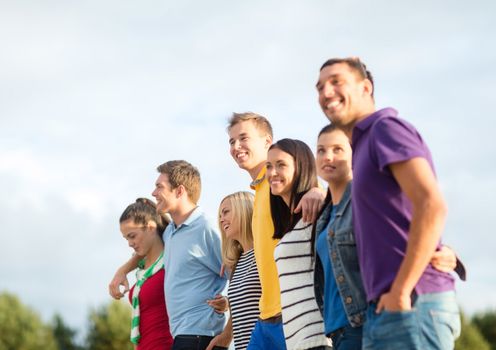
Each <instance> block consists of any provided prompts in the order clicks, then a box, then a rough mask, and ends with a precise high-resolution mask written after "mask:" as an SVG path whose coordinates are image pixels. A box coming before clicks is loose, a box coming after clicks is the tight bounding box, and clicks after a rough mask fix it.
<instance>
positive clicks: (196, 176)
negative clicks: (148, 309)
mask: <svg viewBox="0 0 496 350" xmlns="http://www.w3.org/2000/svg"><path fill="white" fill-rule="evenodd" d="M157 170H158V172H159V173H160V175H159V177H158V178H157V180H156V181H155V190H154V191H153V193H152V195H153V196H154V197H155V199H156V201H157V212H159V213H169V214H170V216H171V218H172V222H171V223H170V224H169V226H168V227H167V229H166V230H165V232H164V236H163V238H164V267H165V280H164V288H165V301H166V305H167V312H168V314H169V324H170V331H171V333H172V336H173V337H174V344H173V347H172V349H173V350H182V349H199V350H203V349H205V348H207V346H208V345H209V343H210V341H211V340H212V339H213V337H214V336H216V335H217V334H219V333H220V332H222V330H223V328H224V324H225V316H224V314H223V313H217V312H215V310H214V308H212V307H210V306H209V305H208V304H207V300H210V299H213V298H214V297H215V296H216V295H217V294H219V293H220V292H222V290H224V288H225V286H226V283H227V278H226V277H225V276H220V275H219V271H221V265H222V256H221V248H220V247H221V244H220V235H219V234H218V232H217V231H216V230H215V229H214V228H213V227H212V226H211V225H210V224H209V222H208V221H207V220H206V218H205V216H204V214H203V213H202V211H201V210H200V208H199V207H198V206H197V203H198V199H199V198H200V192H201V180H200V173H199V171H198V169H196V168H195V167H194V166H192V165H191V164H190V163H188V162H186V161H184V160H173V161H169V162H166V163H164V164H162V165H160V166H159V167H158V168H157ZM137 262H138V258H137V257H133V258H131V260H129V261H128V262H127V263H126V264H125V265H123V266H122V267H121V268H120V269H119V270H118V271H117V273H116V275H115V276H114V279H113V281H112V283H111V295H112V296H114V297H116V298H118V297H120V296H121V295H119V293H120V292H119V290H118V289H117V290H115V288H113V289H112V287H113V286H115V285H117V287H118V285H119V284H123V285H125V286H126V285H127V281H126V278H125V274H126V273H127V272H130V271H131V270H133V269H134V268H135V267H136V265H137ZM164 311H165V310H164ZM214 348H215V347H214ZM217 348H218V347H217Z"/></svg>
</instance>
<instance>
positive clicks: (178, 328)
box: [109, 57, 465, 350]
mask: <svg viewBox="0 0 496 350" xmlns="http://www.w3.org/2000/svg"><path fill="white" fill-rule="evenodd" d="M316 88H317V92H318V97H319V99H318V100H319V104H320V106H321V108H322V111H323V112H324V114H325V116H326V117H327V118H328V120H329V121H330V123H329V124H328V125H326V126H325V127H323V129H322V130H321V131H320V132H319V133H318V135H316V136H317V142H316V144H315V145H312V146H313V147H314V149H315V156H314V153H313V152H312V150H311V148H310V147H309V146H308V145H306V144H305V143H304V142H302V141H299V140H295V139H288V138H284V139H281V140H279V141H277V142H273V131H272V127H271V124H270V123H269V121H268V120H267V119H266V118H265V117H263V116H261V115H259V114H256V113H252V112H248V113H234V114H233V115H232V117H231V118H230V119H229V121H228V126H227V133H228V136H229V145H230V154H231V156H232V158H233V159H234V161H235V162H236V163H237V164H238V166H239V167H240V168H241V169H243V170H245V171H247V172H248V173H249V175H250V176H251V178H252V182H251V184H250V187H251V189H252V190H253V191H254V195H253V194H252V193H251V192H248V191H240V192H236V193H233V194H230V195H228V196H226V197H225V198H224V199H223V200H222V201H221V203H220V206H219V211H218V227H219V230H220V234H219V233H218V231H217V229H216V228H215V227H213V226H212V225H211V223H209V221H208V220H207V219H206V217H205V215H204V213H203V212H202V210H201V208H200V207H199V206H198V204H197V203H198V201H199V197H200V192H201V179H200V173H199V171H198V169H197V168H195V167H194V166H193V165H191V164H190V163H189V162H187V161H184V160H173V161H168V162H166V163H164V164H162V165H160V166H159V167H158V168H157V170H158V173H159V176H158V178H157V180H156V182H155V190H154V191H153V193H152V196H153V197H154V198H155V202H153V201H151V200H149V199H146V198H139V199H138V200H136V202H135V203H132V204H130V205H129V206H128V207H127V208H126V209H125V211H124V212H123V214H122V216H121V218H120V229H121V232H122V235H123V237H124V238H125V239H126V240H127V241H128V242H129V245H130V246H131V247H132V248H133V249H134V250H135V254H134V255H133V257H131V259H130V260H129V261H127V262H126V263H125V264H123V265H122V266H121V267H120V268H119V269H118V270H117V272H116V274H115V276H114V277H113V279H112V281H111V282H110V285H109V292H110V294H111V296H112V297H114V298H116V299H119V298H121V297H123V296H124V293H125V292H126V291H127V289H128V281H127V277H126V276H127V274H128V273H129V272H131V271H133V270H136V281H137V282H136V284H135V285H134V286H133V287H132V288H131V290H130V291H129V299H130V302H131V305H132V324H131V341H132V342H133V343H134V344H135V346H136V348H137V349H139V350H145V349H174V350H180V349H208V350H210V349H226V348H228V347H229V345H230V344H231V342H232V341H234V348H235V349H330V348H333V349H338V350H349V349H453V347H454V341H455V339H456V338H457V337H458V335H459V333H460V315H459V309H458V306H457V302H456V299H455V291H454V289H455V288H454V285H455V282H454V277H453V276H452V274H451V272H452V271H453V270H454V271H456V272H457V273H458V275H459V276H460V278H461V279H462V280H464V279H465V268H464V266H463V264H462V263H461V262H460V261H459V260H458V258H457V257H456V255H455V253H454V252H453V250H451V249H450V248H448V247H446V246H443V245H441V233H442V231H443V227H444V222H445V216H446V205H445V202H444V200H443V197H442V195H441V192H440V190H439V186H438V184H437V181H436V176H435V170H434V165H433V162H432V158H431V154H430V151H429V149H428V147H427V145H426V144H425V142H424V141H423V139H422V137H421V136H420V134H419V133H418V131H417V130H416V129H415V128H414V127H413V126H412V125H411V124H410V123H408V122H407V121H405V120H403V119H401V118H399V117H398V113H397V111H396V110H394V109H392V108H385V109H380V110H377V109H376V107H375V102H374V82H373V78H372V75H371V73H370V72H369V71H368V70H367V68H366V66H365V65H364V64H363V63H362V62H361V61H360V59H359V58H356V57H352V58H333V59H330V60H328V61H326V62H325V63H324V64H323V65H322V67H321V69H320V73H319V77H318V80H317V84H316ZM352 169H353V171H352ZM317 177H320V178H321V179H322V180H323V181H325V183H326V185H327V188H326V189H323V188H322V186H320V185H319V183H318V180H317ZM166 214H167V215H166ZM226 285H227V286H228V287H227V296H223V295H222V293H223V291H224V290H225V288H226ZM123 286H124V288H123ZM227 311H229V312H227ZM226 315H228V319H227V320H226V318H227V316H226Z"/></svg>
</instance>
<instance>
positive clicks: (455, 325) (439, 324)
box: [430, 310, 461, 349]
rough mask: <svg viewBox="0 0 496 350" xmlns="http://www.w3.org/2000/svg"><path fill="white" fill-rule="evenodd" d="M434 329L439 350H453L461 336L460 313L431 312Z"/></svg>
mask: <svg viewBox="0 0 496 350" xmlns="http://www.w3.org/2000/svg"><path fill="white" fill-rule="evenodd" d="M430 314H431V317H432V321H433V324H434V325H433V328H432V332H435V335H436V338H437V343H438V346H439V349H453V347H454V343H455V340H456V338H458V337H459V336H460V331H461V324H460V313H459V312H456V311H445V310H431V311H430Z"/></svg>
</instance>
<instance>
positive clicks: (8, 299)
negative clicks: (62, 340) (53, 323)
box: [0, 292, 57, 350]
mask: <svg viewBox="0 0 496 350" xmlns="http://www.w3.org/2000/svg"><path fill="white" fill-rule="evenodd" d="M39 349H44V350H57V344H56V342H55V338H54V336H53V333H52V331H51V329H50V327H49V326H48V325H46V324H44V323H43V322H42V321H41V319H40V317H39V316H38V315H37V314H36V313H35V312H34V311H33V310H31V309H30V308H29V307H27V306H25V305H23V304H22V303H21V302H20V300H19V298H17V297H16V296H15V295H13V294H10V293H8V292H2V293H0V350H39Z"/></svg>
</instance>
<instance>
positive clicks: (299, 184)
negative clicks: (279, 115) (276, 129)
mask: <svg viewBox="0 0 496 350" xmlns="http://www.w3.org/2000/svg"><path fill="white" fill-rule="evenodd" d="M271 149H280V150H281V151H283V152H286V153H288V154H289V155H291V156H292V157H293V159H294V162H295V174H294V177H293V185H292V187H291V195H290V199H289V207H288V206H287V205H286V203H284V200H283V199H282V198H281V197H280V196H275V195H273V194H272V193H271V194H270V211H271V214H272V222H273V223H274V236H273V238H276V239H279V238H282V237H283V236H284V235H285V234H286V233H288V232H289V231H291V230H293V229H294V227H295V225H296V224H297V223H298V221H300V219H301V211H300V212H299V213H293V212H292V211H291V208H293V209H294V208H296V206H298V203H299V202H300V200H301V198H302V197H303V196H304V195H305V193H307V192H308V191H309V190H310V189H312V188H313V187H317V186H318V181H317V170H316V168H315V158H314V156H313V153H312V150H311V149H310V147H308V145H307V144H306V143H304V142H303V141H300V140H293V139H282V140H279V141H277V142H276V143H274V144H273V145H272V146H270V148H269V151H270V150H271Z"/></svg>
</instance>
